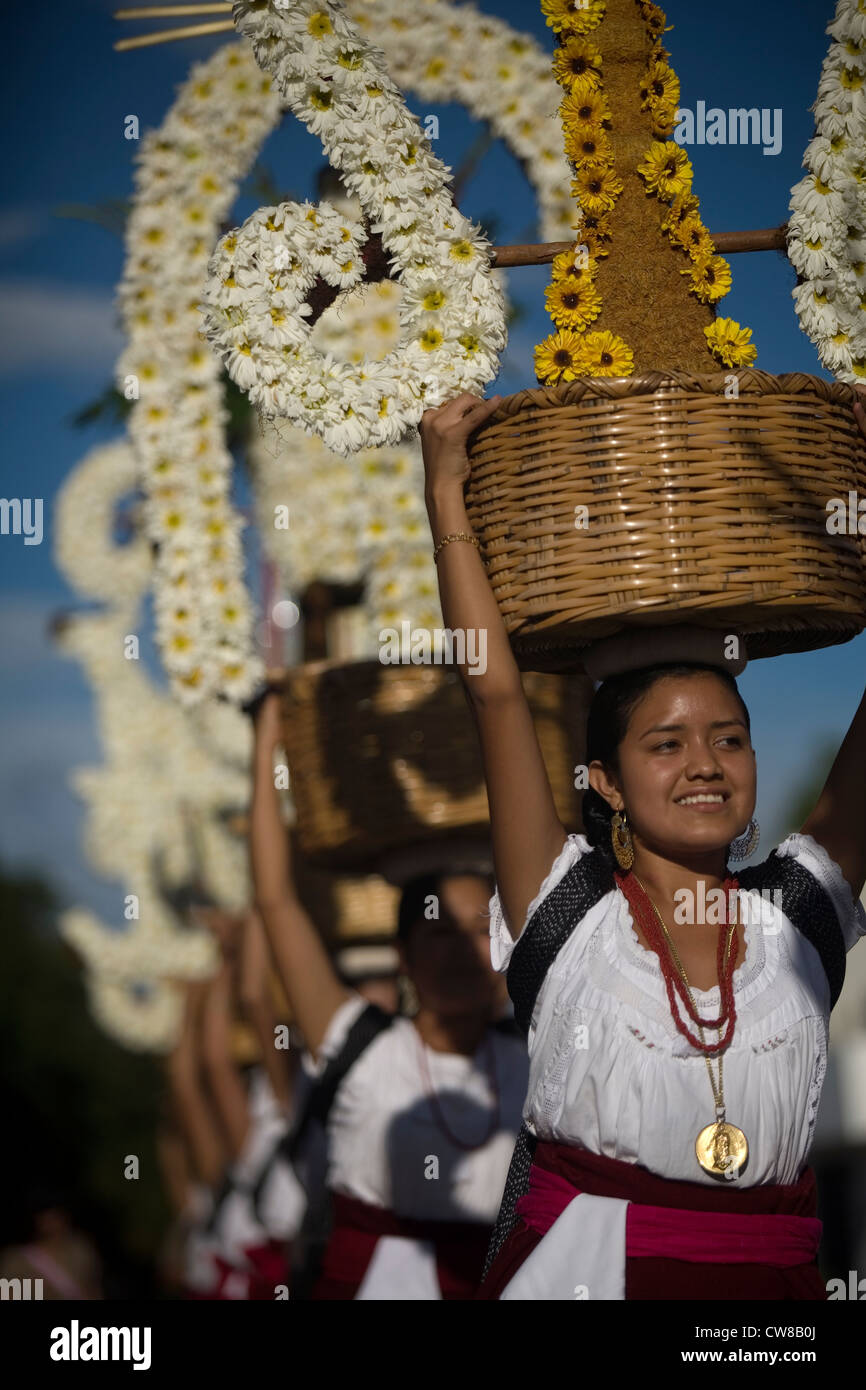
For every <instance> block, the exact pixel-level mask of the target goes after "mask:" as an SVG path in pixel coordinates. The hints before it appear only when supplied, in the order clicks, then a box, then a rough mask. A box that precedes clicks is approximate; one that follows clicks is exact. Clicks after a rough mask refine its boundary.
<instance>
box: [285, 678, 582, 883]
mask: <svg viewBox="0 0 866 1390" xmlns="http://www.w3.org/2000/svg"><path fill="white" fill-rule="evenodd" d="M470 679H471V677H470ZM524 685H525V689H526V693H527V696H528V698H529V703H530V707H531V709H532V713H533V716H534V719H535V726H536V730H537V732H538V738H539V743H540V745H541V750H542V753H543V755H544V759H545V763H546V765H547V770H548V774H549V776H550V779H551V785H552V787H553V792H554V797H555V799H556V804H557V809H558V812H559V815H560V816H561V818H562V820H563V823H564V824H565V825H567V826H568V827H569V828H577V827H578V826H579V825H580V819H579V805H578V794H577V793H576V791H575V788H574V781H575V778H574V768H575V765H576V764H578V763H579V762H580V761H581V760H582V757H583V747H584V730H585V723H586V713H587V709H588V705H589V700H590V698H591V694H592V685H591V683H590V681H589V680H588V679H587V678H586V677H582V676H572V677H570V678H567V679H564V678H562V677H558V676H545V675H530V676H527V677H525V680H524ZM283 737H284V743H285V748H286V753H287V756H288V761H289V768H290V775H291V787H292V797H293V800H294V804H295V808H296V812H297V821H296V826H295V834H296V837H297V843H298V846H299V850H300V852H301V853H302V854H303V855H304V856H305V857H306V858H308V859H309V861H310V862H311V863H312V864H316V865H319V866H320V867H325V868H328V869H331V870H343V871H350V872H352V871H354V872H358V871H362V870H368V871H369V870H370V869H372V868H374V867H376V866H377V865H378V864H380V863H381V862H382V860H383V859H384V858H386V857H387V856H392V855H393V854H394V853H395V852H396V851H402V850H408V848H409V847H410V846H417V845H424V846H429V845H430V844H431V843H432V842H435V841H441V842H443V843H444V842H446V841H447V840H453V839H454V836H455V834H457V835H459V836H460V837H461V838H463V837H466V838H470V839H475V838H477V839H478V840H481V839H482V838H484V837H486V835H487V831H488V808H487V794H486V791H485V784H484V776H483V772H482V767H481V758H480V753H479V749H478V738H477V733H476V730H475V724H474V722H473V719H472V715H471V712H470V709H469V706H468V703H467V700H466V695H465V693H464V691H463V689H462V685H461V681H460V677H459V675H458V673H457V672H456V671H455V670H453V669H448V668H444V667H441V666H410V665H406V666H386V665H382V664H380V663H379V662H378V661H363V662H353V663H350V664H345V663H335V662H316V663H313V664H311V665H307V666H302V667H299V668H297V669H296V670H293V671H290V672H288V673H287V674H286V676H285V678H284V688H283Z"/></svg>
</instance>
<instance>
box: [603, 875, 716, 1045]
mask: <svg viewBox="0 0 866 1390" xmlns="http://www.w3.org/2000/svg"><path fill="white" fill-rule="evenodd" d="M614 878H615V879H616V882H617V884H618V886H619V888H620V889H621V891H622V893H623V895H624V897H625V898H626V900H627V901H628V903H629V906H630V907H631V909H632V913H633V915H634V918H635V920H636V922H637V923H638V926H640V928H641V929H642V931H643V934H644V937H645V938H646V940H647V942H648V943H649V945H650V946H651V948H652V949H653V951H655V953H656V955H657V956H658V958H659V963H660V965H661V970H662V977H663V979H664V982H665V989H666V990H667V996H668V1003H669V1004H670V1009H671V1015H672V1017H673V1020H674V1023H675V1025H676V1027H677V1029H678V1031H679V1032H680V1033H681V1034H682V1036H683V1037H684V1038H686V1039H687V1040H688V1041H689V1042H690V1043H691V1045H692V1047H694V1048H696V1049H697V1050H698V1051H699V1052H703V1053H705V1054H706V1055H714V1054H715V1053H717V1052H722V1051H723V1050H724V1049H725V1048H726V1047H727V1046H728V1044H729V1043H730V1041H731V1039H732V1037H733V1036H734V1028H735V1027H736V1022H737V1011H736V1005H735V1003H734V962H735V960H736V956H737V952H736V951H735V950H734V951H732V950H730V942H731V938H728V933H727V930H726V929H727V927H728V925H729V923H728V912H727V907H728V902H729V901H730V899H729V896H728V895H729V894H730V893H731V892H736V890H737V889H738V888H739V882H738V880H737V879H736V878H734V877H732V876H731V877H728V878H726V879H725V881H724V883H723V885H722V887H723V889H724V893H725V898H724V903H725V907H724V920H723V921H722V922H721V923H720V925H719V942H718V947H717V949H716V967H717V969H718V974H719V993H720V995H721V1013H720V1014H719V1017H718V1018H701V1016H700V1014H699V1013H698V1012H697V1009H696V1007H695V1005H694V1002H693V1000H692V996H691V992H690V990H689V988H688V985H687V984H686V983H685V981H684V979H683V978H682V977H681V975H680V973H679V972H678V971H677V970H676V969H675V968H674V964H673V960H672V957H671V953H672V951H674V952H675V951H676V947H675V946H674V945H673V942H672V941H670V940H669V939H668V936H667V933H666V931H665V930H664V929H663V925H662V923H661V918H660V915H659V914H658V911H657V909H656V908H655V906H654V905H653V903H652V901H651V900H650V898H649V896H648V894H647V893H646V892H645V891H644V889H643V888H642V887H641V885H640V884H639V883H638V881H637V879H636V878H635V876H634V874H633V873H627V874H622V873H619V872H617V873H615V874H614ZM726 941H727V946H728V949H726ZM680 970H682V967H681V966H680ZM683 973H684V972H683ZM677 999H679V1000H680V1002H681V1003H682V1006H683V1008H684V1009H685V1012H686V1014H687V1015H688V1017H689V1018H690V1019H691V1020H692V1022H693V1023H695V1024H696V1025H697V1026H698V1028H699V1029H701V1030H703V1029H704V1028H712V1029H714V1030H716V1029H718V1030H722V1029H724V1032H723V1033H721V1032H720V1036H719V1038H718V1040H717V1041H716V1042H710V1043H707V1042H704V1040H703V1037H696V1036H695V1035H694V1033H692V1032H691V1031H690V1029H689V1027H688V1024H687V1023H686V1022H685V1020H684V1019H683V1018H682V1016H681V1014H680V1010H679V1009H678V1008H677Z"/></svg>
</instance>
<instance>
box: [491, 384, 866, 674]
mask: <svg viewBox="0 0 866 1390" xmlns="http://www.w3.org/2000/svg"><path fill="white" fill-rule="evenodd" d="M734 391H736V393H737V394H736V395H733V392H734ZM854 399H855V392H854V390H853V388H852V387H850V386H847V385H844V384H842V383H841V382H827V381H823V380H821V379H819V378H818V377H812V376H806V375H803V374H801V373H790V374H788V375H786V376H772V375H770V374H769V373H767V372H760V371H755V370H745V371H738V372H736V373H733V372H729V373H724V372H717V373H714V374H712V375H693V374H690V373H687V372H648V373H646V374H645V375H643V376H636V377H628V378H616V379H613V378H611V379H606V378H596V379H592V380H589V379H579V380H577V381H574V382H569V383H568V384H566V385H561V386H558V387H555V388H539V389H534V390H527V391H521V392H519V393H518V394H517V395H514V396H509V397H507V398H506V399H505V400H503V401H502V402H501V404H500V405H499V406H498V407H497V409H496V410H495V412H494V413H493V414H492V415H491V416H490V418H489V420H488V421H487V422H485V424H484V425H483V426H482V427H481V428H480V429H479V430H478V431H477V432H476V434H475V435H474V437H473V439H472V440H471V441H470V457H471V460H472V473H471V478H470V480H469V483H468V484H467V492H466V502H467V508H468V513H469V519H470V521H471V523H472V526H473V529H474V530H475V532H476V534H477V535H478V537H479V539H480V540H481V545H482V554H483V556H484V559H485V563H486V566H487V573H488V575H489V578H490V582H491V584H492V586H493V591H494V593H495V595H496V598H497V601H498V603H499V607H500V610H501V612H502V615H503V618H504V620H505V624H506V627H507V629H508V632H509V635H510V637H511V639H512V644H513V646H514V650H515V653H516V655H517V658H518V661H519V662H520V664H521V666H523V667H525V668H528V669H530V670H575V669H578V668H579V666H580V653H581V651H582V649H583V648H584V647H586V646H587V645H588V644H589V643H590V642H592V641H594V640H596V639H597V638H601V637H607V636H610V635H612V634H614V633H616V632H619V631H621V630H622V629H623V628H625V627H629V626H633V625H634V626H636V625H641V626H654V625H655V626H664V625H668V624H671V623H682V622H683V621H690V622H694V623H695V624H696V625H698V626H705V627H713V628H721V629H723V630H724V631H726V632H740V633H743V634H744V635H745V636H746V644H747V648H748V654H749V656H750V657H760V656H774V655H776V654H778V653H781V652H796V651H805V650H808V649H811V648H816V647H824V646H829V645H831V644H832V643H835V642H845V641H848V640H849V639H850V638H851V637H854V636H855V635H856V634H857V633H858V632H859V631H860V630H861V629H862V628H863V627H864V625H866V566H864V545H866V541H864V538H863V537H862V536H858V535H839V536H836V535H830V534H829V533H828V531H827V525H826V523H827V519H828V514H827V503H828V502H829V500H830V499H831V498H841V499H843V500H844V501H845V502H846V505H847V500H848V495H849V492H856V493H858V494H859V495H860V496H866V441H864V440H863V438H862V436H861V435H860V432H859V430H858V428H857V424H856V422H855V420H854V417H853V413H852V410H851V406H852V403H853V401H854ZM581 507H586V509H587V513H588V515H587V517H586V525H585V528H583V527H582V526H581V525H580V524H579V523H580V522H582V521H583V520H584V517H583V515H582V514H581V513H580V512H579V511H577V510H576V509H578V508H581ZM576 523H578V524H576Z"/></svg>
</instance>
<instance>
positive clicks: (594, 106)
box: [559, 92, 611, 139]
mask: <svg viewBox="0 0 866 1390" xmlns="http://www.w3.org/2000/svg"><path fill="white" fill-rule="evenodd" d="M559 114H560V117H561V118H562V128H563V130H564V131H565V138H566V139H568V138H569V136H571V135H577V136H580V135H584V134H593V133H596V134H597V133H599V132H600V131H601V128H602V125H603V123H604V122H605V121H609V120H610V118H611V117H610V107H609V106H608V104H607V102H606V101H605V99H604V95H603V94H602V93H601V92H587V93H586V94H585V95H584V96H580V97H572V96H569V97H563V98H562V102H561V104H560V107H559Z"/></svg>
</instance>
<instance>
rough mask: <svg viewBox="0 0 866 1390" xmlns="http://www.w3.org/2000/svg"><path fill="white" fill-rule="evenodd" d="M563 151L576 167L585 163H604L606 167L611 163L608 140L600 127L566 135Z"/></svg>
mask: <svg viewBox="0 0 866 1390" xmlns="http://www.w3.org/2000/svg"><path fill="white" fill-rule="evenodd" d="M565 153H566V154H567V156H568V158H569V159H570V160H571V163H572V164H573V165H574V167H575V168H576V169H582V168H584V166H585V165H587V164H605V165H607V167H608V168H610V167H611V166H612V165H613V155H612V153H611V148H610V141H609V140H608V138H607V136H606V135H605V133H604V131H603V130H602V129H601V128H600V127H599V129H598V130H586V131H583V132H580V133H578V132H574V133H572V134H571V135H566V140H565Z"/></svg>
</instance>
